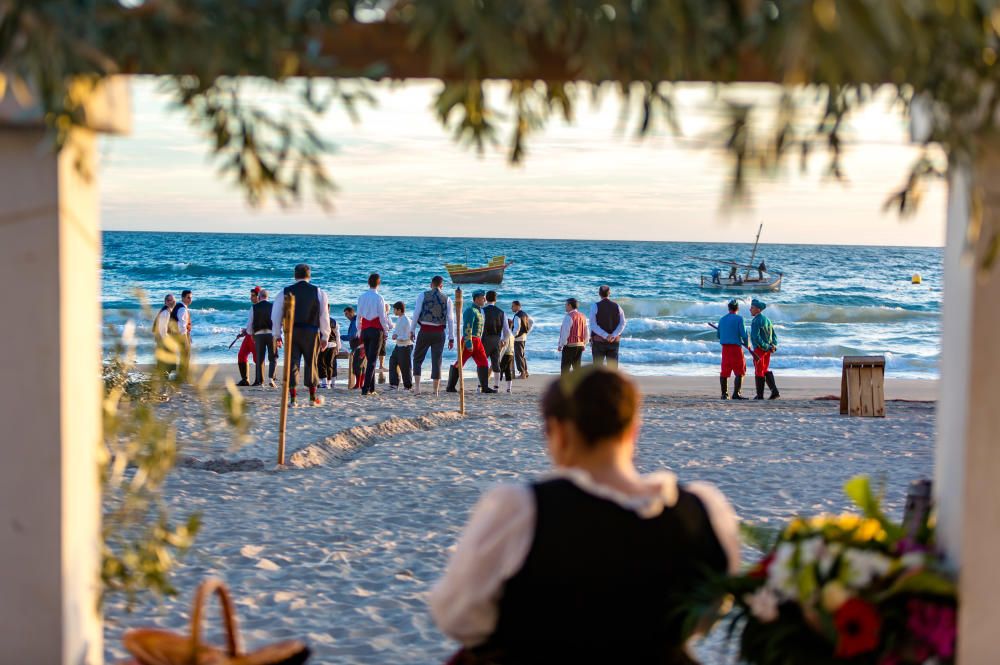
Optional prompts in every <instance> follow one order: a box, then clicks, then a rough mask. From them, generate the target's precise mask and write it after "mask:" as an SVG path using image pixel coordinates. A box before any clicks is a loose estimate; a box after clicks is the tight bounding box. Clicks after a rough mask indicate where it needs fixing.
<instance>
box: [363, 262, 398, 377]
mask: <svg viewBox="0 0 1000 665" xmlns="http://www.w3.org/2000/svg"><path fill="white" fill-rule="evenodd" d="M381 284H382V277H381V276H379V274H378V273H375V272H373V273H372V274H371V275H369V276H368V290H367V291H365V292H364V293H362V294H361V296H360V297H359V298H358V318H359V319H361V325H359V326H358V336H359V337H360V338H361V344H362V346H363V347H364V349H365V358H366V359H367V360H368V363H367V365H366V366H365V381H364V383H363V384H362V385H361V394H362V395H374V394H375V359H376V358H378V350H379V347H380V346H382V336H383V335H387V334H388V333H389V331H390V330H392V322H391V321H390V320H389V316H388V315H387V314H386V313H385V311H386V306H385V299H384V298H382V296H381V294H379V292H378V287H379V286H380V285H381Z"/></svg>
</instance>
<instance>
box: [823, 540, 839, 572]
mask: <svg viewBox="0 0 1000 665" xmlns="http://www.w3.org/2000/svg"><path fill="white" fill-rule="evenodd" d="M843 551H844V546H843V545H841V544H840V543H830V544H829V545H827V546H826V549H824V550H823V553H822V554H821V555H820V557H819V574H820V575H822V576H823V577H827V576H829V575H830V571H831V570H833V564H835V563H837V557H839V556H840V553H841V552H843Z"/></svg>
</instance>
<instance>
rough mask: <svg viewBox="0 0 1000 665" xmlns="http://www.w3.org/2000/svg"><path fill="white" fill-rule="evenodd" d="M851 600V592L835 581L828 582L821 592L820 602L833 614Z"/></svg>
mask: <svg viewBox="0 0 1000 665" xmlns="http://www.w3.org/2000/svg"><path fill="white" fill-rule="evenodd" d="M850 599H851V592H850V591H848V590H847V587H845V586H844V585H843V584H841V583H840V582H838V581H836V580H834V581H832V582H827V583H826V585H824V586H823V590H822V591H821V592H820V601H821V602H822V604H823V609H824V610H826V611H827V612H830V613H831V614H832V613H834V612H836V611H837V610H839V609H840V606H841V605H843V604H844V603H846V602H847V601H848V600H850Z"/></svg>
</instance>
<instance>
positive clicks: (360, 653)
mask: <svg viewBox="0 0 1000 665" xmlns="http://www.w3.org/2000/svg"><path fill="white" fill-rule="evenodd" d="M779 378H780V377H779ZM544 380H545V379H544V378H543V377H538V378H537V379H536V378H534V377H533V379H532V380H529V381H527V382H522V381H516V382H515V384H514V386H515V394H513V395H506V394H500V395H477V394H474V393H473V394H470V395H469V399H468V404H469V414H468V416H467V417H466V418H464V419H463V418H460V417H458V416H457V415H456V414H455V413H454V409H455V405H456V398H455V396H453V395H447V396H446V395H444V394H442V396H441V397H437V398H434V397H431V396H421V397H416V396H412V395H408V394H399V395H397V394H391V393H382V394H380V395H379V396H377V397H374V398H362V397H361V396H360V395H359V394H358V393H357V391H352V392H350V393H348V392H347V391H345V390H343V381H342V380H341V384H340V386H339V388H338V390H335V391H333V392H331V391H325V392H324V395H325V396H326V398H327V404H326V405H324V406H322V407H318V408H313V407H300V408H297V409H294V410H292V411H290V414H291V415H290V420H289V431H288V449H289V451H290V455H289V462H290V464H289V466H288V467H287V468H285V469H281V470H275V468H274V456H275V451H276V433H275V432H276V426H277V422H278V403H277V394H278V393H277V391H273V390H272V391H262V390H260V389H247V390H246V392H245V393H244V394H245V395H246V396H247V400H248V409H249V411H250V414H251V417H252V419H253V420H254V425H253V426H252V428H251V432H250V434H251V441H250V443H248V444H247V445H245V446H244V447H243V448H241V449H239V450H236V451H234V450H232V449H231V448H230V444H231V438H230V436H229V434H228V433H227V432H226V431H225V430H211V431H204V429H203V425H204V421H203V420H202V419H200V418H199V417H197V415H193V414H194V413H195V411H196V409H193V408H192V405H193V404H194V401H193V398H191V397H190V396H185V395H181V396H178V397H177V398H175V399H173V400H171V402H169V403H167V404H165V405H163V408H164V410H165V412H166V414H168V415H169V416H170V417H172V418H175V419H176V422H177V425H178V429H179V440H180V441H181V443H182V445H183V446H184V449H183V451H182V452H183V454H184V455H185V456H186V459H185V461H184V464H183V466H182V468H180V469H178V470H177V471H176V472H175V474H174V475H173V477H172V479H171V480H170V481H169V483H168V489H167V501H168V503H169V505H170V506H171V508H172V510H174V511H175V513H176V514H177V515H178V516H181V515H185V514H187V513H188V512H190V511H200V512H201V513H202V516H203V519H204V528H203V531H202V533H201V534H200V535H199V537H198V540H197V542H196V545H195V547H194V549H193V551H191V552H190V553H189V554H188V555H187V557H186V558H185V559H184V561H183V562H182V564H181V566H180V568H179V569H178V570H177V573H176V577H175V582H176V585H177V587H178V588H179V589H180V590H181V594H180V596H178V597H176V598H170V599H166V600H165V601H163V602H162V603H159V604H158V603H157V601H156V600H155V599H152V598H146V599H144V600H143V601H142V602H140V604H139V605H138V606H137V607H136V608H135V611H134V612H133V613H132V614H127V613H126V612H125V610H124V599H122V598H118V597H113V598H112V599H111V600H110V601H109V604H108V606H107V607H106V619H107V630H106V633H107V635H106V637H107V651H108V656H109V660H111V661H112V662H113V661H114V659H116V658H119V657H121V656H123V655H124V653H123V651H122V650H121V647H120V635H121V633H122V631H123V630H124V629H125V628H128V627H134V626H144V625H156V626H163V627H170V628H178V629H179V628H183V627H184V626H186V623H187V621H188V618H189V604H190V600H191V592H192V591H193V589H194V587H195V586H196V584H197V582H198V581H199V580H201V579H202V578H203V577H205V576H208V575H216V576H220V577H222V578H224V579H225V580H226V581H227V583H228V584H229V585H230V587H231V588H232V591H233V593H234V595H235V596H236V598H237V604H238V608H239V613H240V618H241V620H242V621H241V626H242V628H243V631H244V637H245V638H246V641H247V642H249V643H250V644H251V645H253V644H258V643H260V642H263V641H267V640H277V639H283V638H288V637H301V638H303V639H305V640H307V641H308V642H309V643H310V645H311V646H312V647H313V648H314V651H315V655H314V659H313V661H312V662H314V663H338V664H345V663H359V664H360V663H414V664H416V663H421V664H423V663H434V662H442V661H443V660H444V658H445V657H446V656H447V655H448V654H449V653H450V652H451V651H452V650H453V649H454V645H453V644H451V643H450V642H449V641H448V640H447V639H446V638H445V637H443V636H442V635H441V634H440V633H438V631H437V630H436V628H435V627H434V625H433V623H432V621H431V619H430V616H429V614H428V611H427V608H426V595H427V592H428V590H429V589H430V586H431V585H432V584H433V582H434V580H435V579H437V577H438V576H439V575H440V573H441V571H442V569H443V567H444V565H445V563H446V561H447V555H448V550H449V548H450V547H451V546H452V545H453V544H454V542H455V539H456V537H457V535H458V533H459V531H460V530H461V527H462V525H463V523H464V521H465V519H466V517H467V515H468V511H469V509H470V508H471V506H472V505H473V503H474V502H475V500H476V499H477V498H478V497H479V495H480V494H481V493H482V492H483V491H484V490H485V489H486V488H487V487H489V486H490V485H491V484H493V483H496V482H517V481H526V480H529V479H530V478H532V477H533V476H535V475H537V474H539V473H541V472H543V471H544V470H546V469H547V468H548V463H547V460H546V457H545V453H544V446H543V442H542V434H541V429H540V426H539V422H538V418H537V391H538V388H539V386H541V385H543V383H544ZM713 380H714V379H712V378H711V377H710V378H708V379H693V380H692V379H681V380H675V379H644V380H643V381H642V382H641V383H642V385H643V388H644V390H646V391H647V393H656V394H651V395H650V396H648V397H647V399H646V402H645V407H644V410H643V417H644V426H643V433H642V440H641V444H640V452H639V458H638V464H639V467H640V469H641V470H643V471H652V470H656V469H660V468H668V469H671V470H673V471H675V472H676V473H677V474H678V475H679V476H680V478H681V480H682V482H683V481H689V480H695V479H698V480H706V481H709V482H712V483H715V484H716V485H718V486H719V487H720V488H721V489H722V490H723V491H724V492H725V493H726V495H727V496H728V497H729V498H730V500H731V501H732V502H733V504H734V505H735V507H736V509H737V512H738V513H739V515H740V516H741V517H742V518H744V519H752V520H757V521H771V522H776V521H780V520H784V519H787V518H788V517H790V516H792V515H795V514H797V513H799V512H810V513H811V512H817V511H837V510H841V509H843V508H845V507H846V506H847V501H846V499H844V498H843V495H842V492H841V490H840V487H841V485H842V484H843V482H844V481H845V480H847V479H848V478H850V477H851V476H853V475H854V474H857V473H863V472H864V473H869V474H872V475H873V476H875V477H884V479H885V480H886V482H887V487H888V504H889V508H890V509H892V510H893V511H896V512H898V511H900V510H901V508H902V503H903V498H904V494H905V491H906V485H907V483H908V482H909V481H911V480H914V479H916V478H919V477H924V476H930V475H931V471H932V464H933V429H934V405H933V404H932V403H908V402H891V403H890V404H889V405H888V416H887V417H886V418H884V419H860V418H845V417H841V416H839V415H838V412H837V404H836V402H830V401H815V400H812V399H788V398H785V399H782V400H779V401H777V402H764V403H760V402H757V403H755V402H744V403H733V402H722V401H720V400H718V399H716V390H715V389H716V385H717V384H715V383H713ZM934 384H935V382H903V383H894V382H890V383H889V386H888V389H887V390H888V393H889V396H890V397H894V396H895V397H901V396H902V397H906V398H920V397H928V396H931V397H932V396H933V395H934V392H935V391H936V385H934ZM781 385H782V391H783V394H784V395H786V396H787V397H796V396H805V397H815V396H819V395H824V394H830V393H835V392H839V380H828V379H821V380H808V379H804V380H801V384H800V382H799V381H793V380H787V379H786V380H784V381H782V383H781ZM695 391H698V392H700V393H701V396H700V397H696V396H692V395H693V394H694V392H695ZM197 467H204V468H209V469H215V471H211V470H202V468H197ZM233 469H238V470H233ZM246 469H256V470H246ZM218 471H230V472H225V473H220V472H218ZM210 616H214V613H213V615H210ZM213 632H214V631H213ZM720 638H721V636H720V637H719V638H713V639H711V640H709V642H708V643H707V644H705V645H702V646H700V647H699V652H700V653H701V654H702V657H703V659H704V661H705V662H706V663H714V662H720V661H721V656H720V654H721V652H722V648H721V647H720V645H719V641H720Z"/></svg>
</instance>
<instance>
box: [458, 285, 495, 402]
mask: <svg viewBox="0 0 1000 665" xmlns="http://www.w3.org/2000/svg"><path fill="white" fill-rule="evenodd" d="M485 303H486V294H485V293H484V292H482V291H474V292H473V293H472V302H471V303H470V304H469V306H468V307H467V308H466V309H465V311H464V312H462V342H461V344H462V364H463V365H464V364H465V363H466V362H468V361H469V358H472V360H473V361H474V362H475V363H476V374H477V375H478V376H479V390H480V391H481V392H483V393H494V392H496V391H495V390H493V389H492V388H490V364H489V360H487V358H486V351H485V350H484V349H483V339H482V337H483V305H484V304H485ZM446 390H447V391H448V392H450V393H457V392H458V361H457V360H456V361H455V364H454V365H452V366H451V369H450V370H449V371H448V387H447V389H446Z"/></svg>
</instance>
